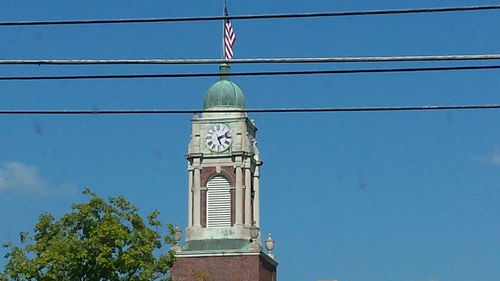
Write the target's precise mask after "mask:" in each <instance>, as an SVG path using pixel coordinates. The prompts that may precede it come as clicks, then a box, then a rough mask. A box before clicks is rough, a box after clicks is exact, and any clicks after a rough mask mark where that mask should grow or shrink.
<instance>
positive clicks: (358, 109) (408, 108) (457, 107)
mask: <svg viewBox="0 0 500 281" xmlns="http://www.w3.org/2000/svg"><path fill="white" fill-rule="evenodd" d="M479 109H500V104H479V105H424V106H388V107H326V108H271V109H221V110H192V109H185V110H183V109H175V110H163V109H149V110H143V109H137V110H0V115H34V114H38V115H110V114H120V115H123V114H128V115H130V114H188V113H190V114H198V113H212V114H217V113H237V112H239V113H314V112H316V113H320V112H374V111H432V110H434V111H435V110H479Z"/></svg>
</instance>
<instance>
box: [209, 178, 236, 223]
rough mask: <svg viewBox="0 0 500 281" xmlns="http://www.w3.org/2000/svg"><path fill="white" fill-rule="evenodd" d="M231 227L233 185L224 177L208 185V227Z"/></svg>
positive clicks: (211, 181) (214, 179)
mask: <svg viewBox="0 0 500 281" xmlns="http://www.w3.org/2000/svg"><path fill="white" fill-rule="evenodd" d="M230 226H231V185H230V183H229V181H228V180H227V179H226V178H225V177H224V176H222V175H216V176H214V177H213V178H211V179H210V180H209V181H208V183H207V227H230Z"/></svg>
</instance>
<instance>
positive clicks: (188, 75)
mask: <svg viewBox="0 0 500 281" xmlns="http://www.w3.org/2000/svg"><path fill="white" fill-rule="evenodd" d="M488 69H489V70H492V69H500V65H478V66H445V67H415V68H378V69H341V70H301V71H260V72H232V73H225V74H224V75H225V76H283V75H320V74H361V73H389V72H428V71H459V70H488ZM220 75H221V74H220V73H163V74H109V75H65V76H3V77H0V81H5V80H11V81H12V80H75V79H83V80H85V79H145V78H194V77H218V76H220Z"/></svg>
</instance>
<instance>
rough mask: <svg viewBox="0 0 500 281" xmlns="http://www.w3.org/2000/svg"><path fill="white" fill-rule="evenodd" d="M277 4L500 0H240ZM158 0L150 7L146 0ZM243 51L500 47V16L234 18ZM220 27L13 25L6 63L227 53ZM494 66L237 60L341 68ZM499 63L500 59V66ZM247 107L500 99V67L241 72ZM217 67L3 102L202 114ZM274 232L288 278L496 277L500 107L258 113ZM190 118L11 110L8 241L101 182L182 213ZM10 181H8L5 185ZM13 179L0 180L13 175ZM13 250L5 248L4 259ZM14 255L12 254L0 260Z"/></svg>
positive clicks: (78, 8)
mask: <svg viewBox="0 0 500 281" xmlns="http://www.w3.org/2000/svg"><path fill="white" fill-rule="evenodd" d="M221 2H222V1H206V0H203V1H202V0H183V1H174V0H169V1H156V0H149V1H132V0H119V1H118V0H113V1H112V0H108V1H67V0H64V1H63V0H50V1H48V0H36V1H35V0H25V1H19V0H3V1H1V2H0V18H1V19H0V20H1V21H18V20H50V19H54V20H64V19H102V18H143V17H180V16H208V15H220V14H221V10H222V7H221ZM228 2H229V10H230V13H232V14H234V15H240V14H264V13H288V12H290V13H296V12H327V11H347V10H371V9H399V8H424V7H443V6H466V5H491V4H499V2H498V1H444V0H442V1H410V0H398V1H392V0H391V1H389V0H386V1H366V0H365V1H359V0H358V1H347V0H337V1H321V0H309V1H298V0H289V1H277V0H266V1H264V0H254V1H231V0H228ZM145 3H146V4H145ZM233 26H234V29H235V32H236V34H237V42H236V46H235V57H236V58H256V57H333V56H392V55H445V54H480V53H498V52H499V46H500V29H499V28H498V26H500V14H499V11H482V12H461V13H445V14H420V15H386V16H366V17H343V18H322V19H293V20H292V19H290V20H277V19H275V20H258V21H233ZM220 35H221V23H219V22H203V23H202V22H199V23H155V24H129V25H91V26H51V27H48V26H32V27H0V38H2V42H3V44H1V46H0V58H1V59H42V58H45V59H49V58H51V59H83V58H89V59H91V58H92V59H139V58H217V57H218V56H219V55H220V41H221V38H220ZM494 63H495V62H494V61H490V62H469V63H463V62H448V63H445V62H443V63H430V64H424V63H412V64H409V63H379V64H342V65H305V66H304V65H302V66H300V65H285V66H282V65H257V66H252V65H234V66H233V68H232V70H233V71H235V72H240V71H241V72H243V71H256V70H259V71H260V70H262V71H267V70H298V69H342V68H371V67H407V66H424V65H425V66H428V65H450V66H452V65H462V64H467V65H481V64H494ZM496 63H498V62H496ZM214 71H217V67H216V66H210V65H209V66H158V65H156V66H66V67H62V66H0V76H14V75H51V74H53V75H62V74H91V73H92V74H116V73H130V74H132V73H166V72H175V73H179V72H214ZM233 80H234V81H235V82H236V83H238V84H239V85H240V86H241V88H242V89H243V90H244V91H245V94H246V97H247V107H248V108H276V107H355V106H410V105H449V104H494V103H496V104H498V103H500V99H499V95H500V75H499V72H498V70H484V71H462V72H433V73H431V72H429V73H393V74H359V75H318V76H283V77H239V78H234V79H233ZM213 82H215V79H213V78H182V79H145V80H100V81H95V80H86V81H78V80H74V81H2V82H1V83H0V98H1V99H0V101H1V102H0V109H1V110H6V109H19V110H23V109H47V110H49V109H54V110H55V109H197V108H201V106H202V100H203V95H204V93H205V91H206V90H207V89H208V87H209V86H210V85H211V84H212V83H213ZM251 118H252V119H255V120H256V123H257V126H258V128H259V131H258V141H259V148H260V151H261V155H262V159H263V161H264V163H265V164H264V166H263V169H262V182H261V186H262V198H261V201H262V206H261V208H262V209H261V213H262V231H263V232H264V233H269V232H271V233H272V234H273V237H274V239H275V240H276V249H275V253H276V255H277V258H278V261H279V262H280V265H279V267H278V278H279V280H287V281H299V280H319V279H338V280H340V281H367V280H370V281H372V280H384V281H401V280H405V281H465V280H467V281H468V280H481V281H497V280H498V276H499V275H500V267H498V261H499V260H500V240H499V238H498V237H500V223H499V221H500V130H499V129H498V128H499V124H500V122H499V121H500V111H499V110H480V111H439V112H376V113H317V114H281V115H279V114H252V116H251ZM189 134H190V116H189V115H140V116H36V115H31V116H5V115H4V116H0V212H1V214H2V215H1V216H0V241H2V242H5V241H10V240H16V239H17V237H18V233H19V232H20V231H29V230H31V228H32V226H33V225H34V223H35V222H36V220H37V218H38V216H39V215H40V214H41V213H43V212H51V213H53V214H55V215H56V216H57V215H61V214H63V213H64V212H67V211H68V210H69V206H70V205H71V203H74V202H81V201H83V200H86V198H85V197H84V196H83V195H81V191H82V190H83V188H84V187H89V188H91V189H92V190H93V191H95V192H97V193H98V194H99V195H101V196H104V197H106V196H117V195H120V194H122V195H125V196H126V197H127V198H128V199H129V200H131V201H132V202H133V203H135V204H136V205H137V206H138V207H139V208H140V209H141V210H142V211H143V212H144V213H147V212H150V211H152V210H153V209H158V210H160V211H161V218H162V220H163V221H165V222H171V223H179V224H180V226H181V227H182V228H183V227H184V226H185V224H186V220H187V218H186V209H187V208H186V205H187V202H186V198H187V194H186V186H187V173H186V162H185V159H184V154H185V153H186V151H187V143H188V141H189ZM6 178H8V179H7V180H5V179H6ZM2 179H3V181H2ZM2 251H3V250H0V253H1V254H3V253H4V252H2ZM2 264H4V261H0V265H2Z"/></svg>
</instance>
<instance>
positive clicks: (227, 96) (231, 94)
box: [203, 64, 245, 109]
mask: <svg viewBox="0 0 500 281" xmlns="http://www.w3.org/2000/svg"><path fill="white" fill-rule="evenodd" d="M220 72H221V76H220V80H219V81H217V82H215V84H213V85H212V87H210V89H208V91H207V93H206V94H205V101H204V102H203V109H209V108H212V107H234V108H241V109H243V108H245V95H244V94H243V91H242V90H241V88H240V87H239V86H238V85H236V83H233V82H231V81H229V78H228V76H227V75H224V74H226V73H228V72H229V65H227V64H223V65H221V66H220Z"/></svg>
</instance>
